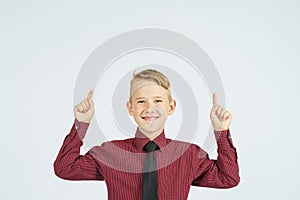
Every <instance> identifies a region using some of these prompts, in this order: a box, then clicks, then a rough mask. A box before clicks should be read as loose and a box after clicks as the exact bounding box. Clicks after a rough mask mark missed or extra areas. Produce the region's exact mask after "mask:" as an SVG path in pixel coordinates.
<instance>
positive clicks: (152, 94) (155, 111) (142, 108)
mask: <svg viewBox="0 0 300 200" xmlns="http://www.w3.org/2000/svg"><path fill="white" fill-rule="evenodd" d="M175 107H176V101H175V100H174V99H172V100H171V101H170V100H169V98H168V91H167V90H166V89H164V88H163V87H161V86H159V85H157V84H156V83H153V82H146V81H143V83H141V84H140V85H139V87H137V88H136V89H135V91H134V92H133V93H132V95H131V102H127V108H128V112H129V114H130V115H131V116H133V117H134V120H135V122H136V123H137V125H138V127H139V130H140V131H141V132H142V133H143V134H144V135H146V136H147V137H149V138H150V139H151V140H153V139H154V138H155V137H157V136H158V135H159V134H160V133H161V132H162V130H163V129H164V125H165V122H166V121H167V118H168V115H171V114H173V113H174V111H175Z"/></svg>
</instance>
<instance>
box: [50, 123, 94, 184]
mask: <svg viewBox="0 0 300 200" xmlns="http://www.w3.org/2000/svg"><path fill="white" fill-rule="evenodd" d="M87 128H88V124H87V123H82V122H80V123H79V122H78V121H77V120H75V122H74V124H73V126H72V128H71V131H70V133H69V134H68V135H67V136H66V138H65V139H64V142H63V145H62V146H61V148H60V150H59V153H58V155H57V157H56V159H55V162H54V172H55V174H56V175H57V176H58V177H60V178H63V179H68V180H90V179H97V178H98V177H97V169H96V166H95V163H94V161H93V157H92V156H90V155H88V154H87V155H85V156H82V155H80V147H81V146H82V145H83V142H82V139H83V137H84V136H85V133H86V130H87Z"/></svg>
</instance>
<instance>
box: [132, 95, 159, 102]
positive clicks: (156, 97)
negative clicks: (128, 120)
mask: <svg viewBox="0 0 300 200" xmlns="http://www.w3.org/2000/svg"><path fill="white" fill-rule="evenodd" d="M154 98H155V99H158V98H161V99H163V97H162V96H154ZM139 99H146V97H138V98H136V99H135V101H137V100H139Z"/></svg>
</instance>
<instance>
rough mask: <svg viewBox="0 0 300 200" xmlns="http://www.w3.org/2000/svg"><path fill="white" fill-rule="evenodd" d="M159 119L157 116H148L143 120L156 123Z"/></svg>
mask: <svg viewBox="0 0 300 200" xmlns="http://www.w3.org/2000/svg"><path fill="white" fill-rule="evenodd" d="M158 118H159V117H157V116H146V117H142V119H143V120H145V121H154V120H156V119H158Z"/></svg>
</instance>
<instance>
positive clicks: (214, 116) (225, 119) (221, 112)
mask: <svg viewBox="0 0 300 200" xmlns="http://www.w3.org/2000/svg"><path fill="white" fill-rule="evenodd" d="M212 101H213V107H212V108H211V112H210V120H211V123H212V126H213V128H214V130H215V131H223V130H228V129H229V126H230V123H231V113H230V112H229V111H227V110H226V109H225V108H223V107H222V106H220V105H219V104H218V101H217V95H216V93H213V99H212Z"/></svg>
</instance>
